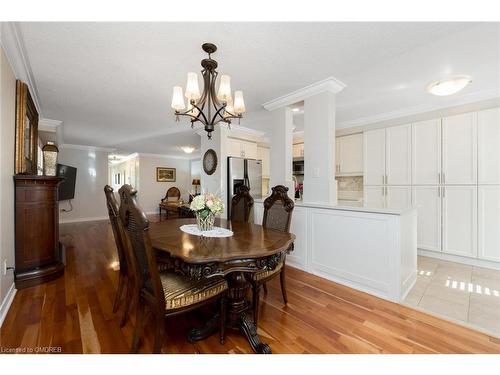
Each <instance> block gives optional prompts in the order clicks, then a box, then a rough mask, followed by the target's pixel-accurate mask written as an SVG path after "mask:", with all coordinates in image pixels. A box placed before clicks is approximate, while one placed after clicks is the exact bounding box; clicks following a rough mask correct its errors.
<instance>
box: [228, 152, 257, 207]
mask: <svg viewBox="0 0 500 375" xmlns="http://www.w3.org/2000/svg"><path fill="white" fill-rule="evenodd" d="M241 185H245V186H248V188H249V189H250V195H251V196H252V197H253V198H254V199H260V198H262V160H255V159H244V158H236V157H232V156H229V157H228V158H227V198H228V199H227V202H228V205H230V204H231V199H232V198H233V196H234V195H235V194H236V193H237V192H238V188H239V187H240V186H241ZM228 212H230V209H228Z"/></svg>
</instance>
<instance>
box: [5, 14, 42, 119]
mask: <svg viewBox="0 0 500 375" xmlns="http://www.w3.org/2000/svg"><path fill="white" fill-rule="evenodd" d="M1 28H2V32H1V33H0V36H1V39H0V44H1V45H2V47H3V49H4V51H5V55H6V56H7V60H9V63H10V66H11V67H12V70H13V71H14V74H15V75H16V78H17V79H20V80H21V81H23V82H25V83H26V84H27V85H28V88H29V90H30V94H31V97H32V99H33V103H34V104H35V107H36V109H37V111H38V115H39V117H43V111H42V106H41V101H40V94H39V93H38V88H37V86H36V81H35V77H34V75H33V71H32V70H31V64H30V61H29V58H28V53H27V52H26V47H25V45H24V40H23V36H22V33H21V29H20V28H19V23H18V22H2V25H1Z"/></svg>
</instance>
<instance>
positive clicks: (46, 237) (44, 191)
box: [14, 175, 64, 289]
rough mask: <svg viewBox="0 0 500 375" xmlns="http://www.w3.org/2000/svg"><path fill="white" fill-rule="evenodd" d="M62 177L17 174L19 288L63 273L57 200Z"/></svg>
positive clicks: (15, 179)
mask: <svg viewBox="0 0 500 375" xmlns="http://www.w3.org/2000/svg"><path fill="white" fill-rule="evenodd" d="M62 180H63V179H62V178H60V177H46V176H29V175H16V176H14V183H15V195H16V198H15V200H16V222H15V225H16V271H15V275H16V277H15V281H16V288H17V289H22V288H26V287H29V286H33V285H38V284H40V283H43V282H45V281H49V280H52V279H55V278H57V277H59V276H61V275H62V274H63V273H64V250H63V248H62V246H61V244H60V243H59V210H58V200H57V188H58V186H59V184H60V183H61V182H62Z"/></svg>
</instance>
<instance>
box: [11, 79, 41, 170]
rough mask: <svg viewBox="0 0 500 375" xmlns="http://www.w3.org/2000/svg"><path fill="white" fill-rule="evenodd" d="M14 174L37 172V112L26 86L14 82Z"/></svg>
mask: <svg viewBox="0 0 500 375" xmlns="http://www.w3.org/2000/svg"><path fill="white" fill-rule="evenodd" d="M15 153H16V157H15V163H16V165H15V174H33V175H35V174H37V158H38V112H37V110H36V107H35V104H34V103H33V99H32V98H31V95H30V92H29V89H28V86H27V85H26V84H25V83H24V82H22V81H20V80H17V82H16V151H15Z"/></svg>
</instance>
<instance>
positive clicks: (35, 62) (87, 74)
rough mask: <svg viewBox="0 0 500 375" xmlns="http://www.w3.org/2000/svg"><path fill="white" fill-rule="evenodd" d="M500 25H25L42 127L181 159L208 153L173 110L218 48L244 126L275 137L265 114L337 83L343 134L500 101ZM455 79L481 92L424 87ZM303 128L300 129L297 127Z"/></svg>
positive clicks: (73, 139)
mask: <svg viewBox="0 0 500 375" xmlns="http://www.w3.org/2000/svg"><path fill="white" fill-rule="evenodd" d="M499 25H500V24H498V23H496V24H486V23H483V24H479V23H381V22H380V23H21V24H20V30H21V32H22V36H23V39H24V44H25V48H26V51H27V55H28V59H29V62H30V65H31V69H32V72H33V75H34V78H35V82H36V86H37V88H38V92H39V94H40V100H41V107H42V108H41V109H42V115H43V116H44V117H45V118H50V119H56V120H62V121H63V122H64V140H65V142H67V143H73V144H85V145H93V146H106V147H116V148H118V149H119V150H125V151H129V152H149V153H162V154H173V153H182V152H181V151H180V149H179V147H180V146H185V145H192V144H198V143H199V136H198V135H196V134H195V133H194V132H193V131H192V130H191V129H190V128H189V126H188V125H187V123H186V122H182V123H175V121H174V116H173V115H172V111H171V108H170V100H171V90H172V87H173V86H174V85H178V84H181V85H183V86H184V85H185V79H186V73H187V72H188V71H199V70H200V69H201V67H200V65H199V62H200V60H201V59H202V58H205V55H204V53H203V51H202V50H201V48H200V46H201V44H202V43H203V42H207V41H208V42H213V43H215V44H217V46H218V47H219V50H218V51H217V52H216V53H215V54H214V55H213V58H215V59H216V60H218V62H219V72H223V73H227V74H230V75H231V77H232V88H233V90H234V89H242V90H243V91H244V94H245V102H246V105H247V113H246V116H245V117H246V118H245V119H244V120H243V121H242V123H241V125H243V126H249V127H253V128H258V130H264V131H265V130H266V126H267V124H266V123H265V121H256V119H259V118H262V116H263V111H264V110H263V109H262V107H261V104H262V103H264V102H266V101H269V100H271V99H274V98H276V97H278V96H281V95H284V94H286V93H289V92H291V91H293V90H296V89H299V88H301V87H303V86H306V85H308V84H311V83H313V82H316V81H319V80H322V79H324V78H326V77H329V76H335V77H336V78H338V79H340V80H341V81H343V82H344V83H346V84H347V88H346V89H345V90H344V91H343V92H341V93H340V94H339V95H338V101H337V105H338V107H337V122H338V124H339V126H350V125H357V124H359V122H360V121H361V122H362V121H367V119H370V118H373V116H379V117H380V116H381V115H383V114H387V113H393V114H394V113H395V111H401V110H402V109H405V108H412V107H419V108H426V106H428V107H432V106H447V105H450V103H451V104H453V102H454V101H456V100H457V99H459V98H461V97H464V96H466V95H469V96H471V97H474V95H476V97H480V96H481V93H482V94H484V93H487V92H491V91H494V90H497V91H498V90H499V89H500V68H499V67H500V26H499ZM451 74H469V75H471V76H472V77H473V82H472V84H471V85H470V86H469V87H467V88H466V89H465V90H464V91H463V92H462V93H460V94H457V95H454V96H452V97H447V98H439V97H435V96H431V95H429V94H428V93H426V92H425V87H426V86H427V84H428V83H430V82H431V81H434V80H436V79H440V78H442V77H443V76H448V75H451ZM298 122H300V120H298Z"/></svg>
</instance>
